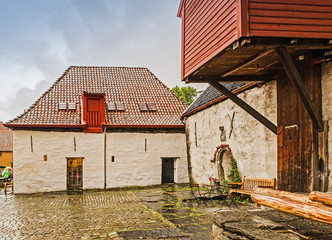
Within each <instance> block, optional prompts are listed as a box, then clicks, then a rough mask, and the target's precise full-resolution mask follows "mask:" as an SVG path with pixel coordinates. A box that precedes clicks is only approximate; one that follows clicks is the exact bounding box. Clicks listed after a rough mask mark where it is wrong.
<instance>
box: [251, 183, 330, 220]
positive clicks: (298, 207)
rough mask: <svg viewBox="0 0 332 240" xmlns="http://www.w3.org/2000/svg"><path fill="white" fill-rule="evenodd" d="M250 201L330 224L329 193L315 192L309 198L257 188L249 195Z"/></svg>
mask: <svg viewBox="0 0 332 240" xmlns="http://www.w3.org/2000/svg"><path fill="white" fill-rule="evenodd" d="M251 199H252V200H253V201H254V202H255V203H256V204H261V205H265V206H268V207H272V208H275V209H277V210H280V211H283V212H287V213H291V214H295V215H298V216H301V217H305V218H308V219H312V220H316V221H320V222H324V223H329V224H332V194H329V193H324V192H316V191H315V192H312V193H310V195H309V196H304V195H301V194H295V193H290V192H286V191H278V190H272V189H267V188H259V187H257V188H255V190H254V192H253V193H252V194H251Z"/></svg>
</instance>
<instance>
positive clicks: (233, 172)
mask: <svg viewBox="0 0 332 240" xmlns="http://www.w3.org/2000/svg"><path fill="white" fill-rule="evenodd" d="M228 153H229V155H230V158H231V159H232V161H231V169H229V170H228V171H227V174H226V178H224V179H222V181H221V185H222V192H223V193H227V191H228V183H229V182H241V181H242V178H241V177H240V173H239V170H238V168H237V162H236V160H235V158H234V157H233V155H232V153H230V152H228Z"/></svg>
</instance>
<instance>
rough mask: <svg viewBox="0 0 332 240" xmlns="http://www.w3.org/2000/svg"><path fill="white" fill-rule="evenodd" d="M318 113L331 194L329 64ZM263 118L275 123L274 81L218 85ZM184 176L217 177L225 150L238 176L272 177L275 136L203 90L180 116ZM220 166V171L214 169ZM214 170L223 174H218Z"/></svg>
mask: <svg viewBox="0 0 332 240" xmlns="http://www.w3.org/2000/svg"><path fill="white" fill-rule="evenodd" d="M321 84H322V110H323V114H322V117H323V120H324V122H326V123H327V124H328V125H329V126H330V127H329V130H328V143H327V145H328V160H327V163H326V165H327V166H328V169H325V170H324V171H327V175H328V190H329V191H332V175H331V174H330V171H331V170H332V130H331V129H332V128H331V126H332V63H331V62H330V63H324V64H323V65H322V78H321ZM223 85H224V86H226V87H227V88H228V89H229V90H231V91H232V92H233V93H236V94H237V96H238V97H239V98H241V99H242V100H244V101H245V102H246V103H248V104H249V105H250V106H252V107H253V108H254V109H256V110H257V111H258V112H260V113H261V114H262V115H264V116H265V117H266V118H267V119H269V120H270V121H271V122H273V123H274V124H277V82H276V80H274V81H270V82H267V83H265V84H264V85H255V84H244V83H223ZM183 118H184V121H185V124H186V135H187V148H188V163H189V169H190V177H191V178H192V180H193V181H195V182H197V183H200V184H207V183H209V177H211V176H212V177H214V178H217V179H219V178H222V175H226V174H227V170H228V169H229V168H230V165H229V163H230V158H229V154H228V153H227V150H229V149H230V150H231V152H232V154H233V156H234V158H235V159H236V161H237V165H238V169H239V172H240V175H241V176H247V177H254V178H277V171H278V169H277V163H278V160H277V149H278V148H277V135H275V134H274V133H273V132H271V131H270V130H269V129H267V128H266V127H264V126H263V125H262V124H261V123H259V122H258V121H257V120H256V119H254V118H253V117H252V116H250V115H249V114H248V113H247V112H245V111H244V110H243V109H241V108H240V107H239V106H238V105H236V104H235V103H234V102H232V101H231V100H229V99H227V98H226V97H225V96H224V95H223V94H221V93H220V92H219V91H217V90H216V89H215V88H213V87H212V86H209V87H208V88H207V89H206V90H205V91H204V92H203V93H202V94H201V95H200V96H199V97H198V98H197V99H196V100H195V101H194V102H193V103H192V104H191V105H190V106H189V108H188V109H187V110H186V111H185V112H184V114H183ZM220 166H222V168H221V167H220ZM220 171H223V172H222V173H221V172H220Z"/></svg>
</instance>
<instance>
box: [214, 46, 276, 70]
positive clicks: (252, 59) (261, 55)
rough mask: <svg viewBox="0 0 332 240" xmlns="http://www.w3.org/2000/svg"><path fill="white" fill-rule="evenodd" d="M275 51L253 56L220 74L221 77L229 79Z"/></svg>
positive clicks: (271, 50)
mask: <svg viewBox="0 0 332 240" xmlns="http://www.w3.org/2000/svg"><path fill="white" fill-rule="evenodd" d="M273 51H274V49H268V50H265V51H262V52H260V53H258V54H256V55H255V56H252V57H250V58H248V59H246V60H245V61H243V62H241V63H239V64H237V65H235V66H234V67H232V68H230V69H228V70H227V71H225V72H223V73H222V74H220V76H221V77H227V76H228V75H231V74H233V73H235V72H236V71H238V70H240V69H241V68H244V67H245V66H247V65H249V64H251V63H253V62H255V61H257V60H259V59H261V58H262V57H264V56H266V55H268V54H270V53H271V52H273Z"/></svg>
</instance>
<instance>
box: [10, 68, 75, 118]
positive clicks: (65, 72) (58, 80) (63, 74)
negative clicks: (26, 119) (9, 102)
mask: <svg viewBox="0 0 332 240" xmlns="http://www.w3.org/2000/svg"><path fill="white" fill-rule="evenodd" d="M73 67H74V66H69V67H68V68H67V69H66V70H65V71H64V72H63V73H62V75H61V76H60V77H59V78H58V79H57V80H55V82H54V83H53V84H52V85H51V86H50V87H49V88H48V89H47V90H46V91H45V92H44V93H43V94H42V95H41V96H40V97H39V98H37V100H36V101H35V102H34V103H33V104H31V105H30V106H29V108H28V109H27V110H26V111H24V112H23V113H22V114H20V115H18V116H17V117H15V118H14V119H12V120H9V121H8V123H11V122H14V120H17V119H19V118H21V117H23V116H24V115H26V114H28V113H29V112H30V111H31V109H33V107H34V106H36V104H37V103H38V102H39V101H40V100H41V99H42V98H43V97H44V96H45V95H46V94H47V93H49V92H50V91H51V90H52V88H54V86H55V85H56V84H57V83H58V82H60V80H61V79H62V78H63V77H64V76H65V75H66V74H67V72H68V71H69V70H70V69H71V68H73Z"/></svg>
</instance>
